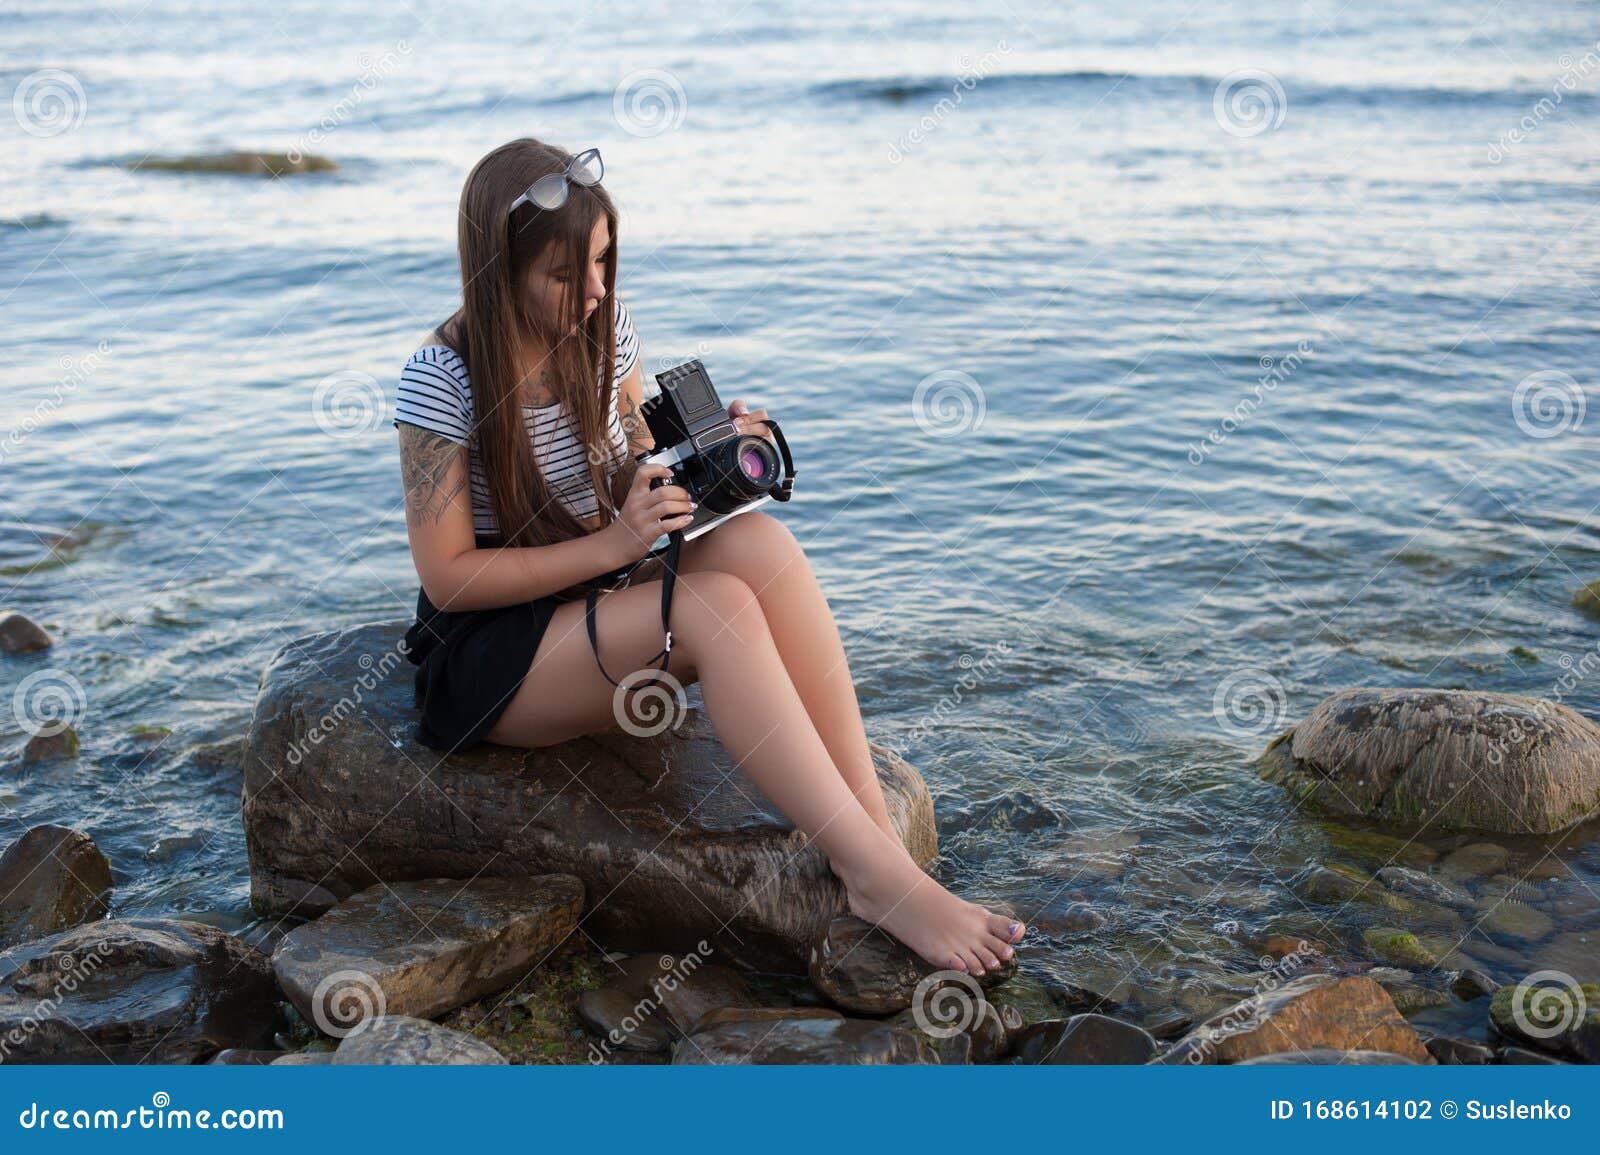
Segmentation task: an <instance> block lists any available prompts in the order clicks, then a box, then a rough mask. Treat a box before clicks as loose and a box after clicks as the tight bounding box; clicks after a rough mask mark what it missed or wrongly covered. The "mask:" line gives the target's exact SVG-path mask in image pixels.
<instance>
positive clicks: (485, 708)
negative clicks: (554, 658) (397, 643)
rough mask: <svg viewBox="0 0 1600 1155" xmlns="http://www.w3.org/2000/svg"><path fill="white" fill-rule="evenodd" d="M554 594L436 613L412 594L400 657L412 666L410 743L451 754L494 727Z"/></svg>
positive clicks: (423, 597) (422, 596)
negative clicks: (412, 616) (413, 728)
mask: <svg viewBox="0 0 1600 1155" xmlns="http://www.w3.org/2000/svg"><path fill="white" fill-rule="evenodd" d="M564 600H569V599H562V598H557V597H555V596H549V597H542V598H538V599H537V600H535V601H531V602H523V603H522V604H520V605H514V606H503V607H499V608H496V609H492V610H461V611H456V612H452V611H448V610H441V609H438V608H437V607H435V606H434V605H433V603H432V602H430V601H429V600H428V595H427V594H426V593H425V592H423V591H422V590H420V589H419V590H418V591H417V620H416V621H415V622H414V623H413V624H412V626H411V628H410V629H409V630H408V631H406V656H407V657H409V658H410V659H411V660H412V661H413V662H414V663H416V666H417V677H416V693H417V709H418V710H419V711H421V715H422V716H421V718H420V719H419V720H418V722H417V741H418V742H421V743H422V744H423V745H424V746H427V747H429V748H430V749H433V750H441V751H443V752H445V753H447V754H453V753H455V752H457V751H459V750H465V749H467V748H469V747H471V746H475V745H477V744H478V743H479V742H482V741H483V740H484V737H485V735H487V734H488V733H489V731H490V730H492V729H494V726H495V723H496V722H498V721H499V720H500V715H501V714H503V713H505V709H506V707H507V706H508V705H510V704H511V699H512V698H513V697H515V696H516V693H517V690H518V688H519V687H521V685H522V680H523V679H524V678H525V677H527V676H528V668H529V667H530V666H532V665H533V656H534V654H535V653H537V652H538V649H539V642H540V640H541V639H542V638H543V637H544V632H545V629H546V628H547V627H548V626H549V625H550V617H551V615H552V614H554V613H555V611H556V607H557V606H559V605H561V604H562V601H564Z"/></svg>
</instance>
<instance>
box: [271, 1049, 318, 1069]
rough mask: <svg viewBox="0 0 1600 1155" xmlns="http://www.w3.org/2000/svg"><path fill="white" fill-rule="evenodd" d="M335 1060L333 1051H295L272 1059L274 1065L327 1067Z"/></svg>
mask: <svg viewBox="0 0 1600 1155" xmlns="http://www.w3.org/2000/svg"><path fill="white" fill-rule="evenodd" d="M332 1062H333V1052H332V1051H295V1052H294V1053H292V1054H288V1055H280V1056H279V1057H278V1058H276V1059H273V1060H272V1066H274V1067H325V1066H327V1065H328V1064H329V1063H332Z"/></svg>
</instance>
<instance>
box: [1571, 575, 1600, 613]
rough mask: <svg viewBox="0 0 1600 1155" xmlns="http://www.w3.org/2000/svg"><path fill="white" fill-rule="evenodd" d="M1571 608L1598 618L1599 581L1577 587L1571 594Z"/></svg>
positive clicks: (1599, 609)
mask: <svg viewBox="0 0 1600 1155" xmlns="http://www.w3.org/2000/svg"><path fill="white" fill-rule="evenodd" d="M1572 608H1573V609H1575V610H1582V611H1583V612H1584V613H1586V614H1588V615H1589V616H1590V617H1595V618H1600V581H1593V582H1590V583H1589V584H1588V585H1586V586H1581V587H1579V588H1578V590H1577V592H1575V593H1574V594H1573V595H1572Z"/></svg>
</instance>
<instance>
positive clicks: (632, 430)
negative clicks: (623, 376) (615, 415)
mask: <svg viewBox="0 0 1600 1155" xmlns="http://www.w3.org/2000/svg"><path fill="white" fill-rule="evenodd" d="M617 404H618V408H619V410H620V416H621V418H622V430H623V432H624V433H626V434H627V435H628V446H629V448H631V449H632V450H633V452H635V453H639V452H641V451H643V450H646V449H649V448H650V447H651V445H652V444H653V442H652V440H651V437H650V426H649V424H648V423H647V422H646V421H645V419H644V414H642V413H640V412H639V406H637V405H635V404H634V403H633V398H632V397H630V396H629V395H628V394H627V393H626V392H624V393H623V394H622V396H621V397H619V398H618V399H617Z"/></svg>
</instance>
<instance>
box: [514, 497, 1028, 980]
mask: <svg viewBox="0 0 1600 1155" xmlns="http://www.w3.org/2000/svg"><path fill="white" fill-rule="evenodd" d="M730 524H731V523H730ZM678 588H679V591H680V592H683V593H685V595H686V596H683V597H678V598H674V601H673V606H672V630H673V639H674V645H673V650H672V655H671V657H670V659H669V660H668V665H667V669H668V672H670V673H672V674H673V675H674V676H675V677H677V678H678V679H679V680H680V681H692V680H698V681H699V682H700V687H701V694H702V696H703V697H704V699H705V704H706V712H707V713H708V715H709V716H710V718H711V722H712V725H713V726H714V727H715V729H716V732H717V737H718V738H719V739H721V741H722V744H723V746H724V747H725V748H726V749H727V751H728V752H729V753H730V754H731V755H733V757H734V758H735V759H736V760H737V762H738V764H739V766H740V768H741V769H743V770H744V771H745V772H746V773H747V774H749V776H750V777H751V778H752V779H753V780H754V781H755V782H756V784H757V785H758V786H760V787H761V789H762V790H763V791H764V792H765V793H766V795H767V797H769V798H771V799H772V801H773V802H774V803H776V804H777V806H778V808H779V809H780V810H782V811H783V812H784V813H785V814H786V815H788V816H789V818H790V820H791V821H793V822H794V824H795V825H796V826H797V827H799V828H800V829H801V830H802V831H804V832H805V833H806V835H808V836H809V837H810V838H812V839H813V840H815V841H816V843H817V844H818V845H819V846H820V847H821V848H822V850H823V851H824V853H826V854H827V855H828V859H829V861H830V862H831V863H832V865H833V869H834V871H835V872H836V873H837V874H838V875H839V877H840V878H841V879H843V880H844V883H845V888H846V891H847V893H848V894H849V896H850V905H851V909H852V910H853V911H854V912H855V913H856V914H858V915H860V916H861V917H862V918H865V919H867V920H868V921H871V922H874V923H878V924H881V925H882V926H883V928H884V929H885V930H887V931H888V932H889V933H890V934H892V935H894V936H895V937H896V938H898V939H899V940H900V941H901V942H903V943H905V944H906V945H907V946H908V947H910V948H911V949H912V950H914V951H916V952H917V953H918V954H920V955H921V956H922V957H923V958H925V959H927V960H928V961H929V962H930V963H932V964H933V965H935V966H940V967H949V968H951V969H954V970H964V971H969V972H972V973H975V974H981V973H982V972H983V971H984V970H985V969H988V968H991V967H995V966H998V965H999V960H1000V959H1001V958H1008V957H1010V955H1011V953H1012V948H1011V945H1010V944H1011V943H1012V942H1015V941H1016V940H1017V939H1019V938H1020V937H1021V936H1022V933H1023V928H1022V926H1021V925H1020V924H1017V923H1014V922H1011V920H1009V919H1008V918H1007V917H1006V916H1005V915H997V914H991V913H989V912H988V911H986V910H984V909H983V908H982V907H980V906H977V905H976V904H974V903H970V902H966V901H963V900H962V899H959V898H957V897H956V896H955V895H953V894H951V893H950V892H949V891H947V890H945V889H944V888H943V887H942V886H940V885H939V884H938V883H937V882H936V881H934V880H933V879H932V878H930V877H929V876H928V875H927V874H925V873H924V872H923V871H922V870H921V868H919V867H918V866H917V864H916V863H915V862H914V861H913V860H912V858H911V855H910V854H908V853H907V852H906V848H905V847H904V845H902V844H901V842H900V840H899V839H898V838H895V837H891V836H890V835H888V834H886V833H885V832H884V831H883V830H882V829H881V828H880V827H879V826H878V825H877V823H876V822H874V821H873V819H872V817H871V816H870V815H869V814H868V813H867V811H866V809H865V808H864V807H863V806H862V804H861V802H860V801H859V800H858V799H857V797H856V796H855V794H854V793H853V792H852V791H851V790H850V788H849V787H848V786H847V785H846V784H845V780H844V778H843V776H842V775H841V774H840V772H839V770H838V769H837V768H836V767H835V766H834V764H833V762H832V760H831V759H830V758H829V756H828V750H827V747H826V745H824V743H823V741H822V738H821V736H820V735H819V734H818V733H817V729H816V727H815V726H814V725H812V722H811V719H810V716H809V715H808V714H807V713H806V709H805V705H804V703H803V702H802V701H801V700H800V695H799V693H798V692H797V691H796V690H795V686H794V683H793V681H791V680H790V678H789V674H788V671H787V670H786V669H785V668H784V664H783V660H782V658H781V656H780V655H779V653H778V648H777V645H776V643H775V642H774V640H773V636H772V632H771V630H770V629H769V628H768V624H767V619H766V616H765V615H764V614H763V613H762V610H761V605H760V603H759V602H758V601H757V599H756V595H755V592H754V591H753V590H751V588H750V587H749V586H748V585H746V584H745V583H744V582H743V581H741V580H740V579H739V578H737V577H734V576H733V575H732V574H727V573H722V572H720V571H703V572H698V573H688V574H684V575H682V577H680V579H679V585H678ZM660 613H661V599H660V587H659V586H658V585H657V584H656V583H655V582H646V583H644V584H642V585H638V586H633V587H630V588H628V589H625V590H619V591H616V592H614V593H611V594H608V595H606V596H605V597H604V598H603V599H602V600H601V605H600V610H599V613H598V614H597V627H596V631H597V634H598V636H599V642H600V654H601V657H602V658H603V659H604V660H605V663H606V668H607V669H608V670H610V671H611V673H612V674H613V676H616V677H618V678H624V680H625V677H624V676H625V673H626V672H630V671H633V670H637V669H640V668H642V667H643V665H644V663H645V661H646V659H647V658H649V656H650V655H651V654H652V653H655V652H656V651H657V650H659V648H660V644H661V639H660V629H661V618H660ZM680 639H681V641H680ZM614 692H615V691H614V688H613V687H612V686H611V684H610V683H609V682H607V681H606V680H605V679H604V678H603V677H601V675H600V671H599V670H598V669H597V668H596V664H595V660H594V654H593V653H592V652H591V651H590V649H589V639H588V635H587V633H586V632H585V630H584V625H583V605H582V603H571V604H568V605H564V606H561V607H559V608H558V609H557V610H556V612H555V616H554V618H553V619H552V620H551V623H550V628H549V632H548V633H547V634H546V636H545V638H544V640H543V641H542V642H541V643H540V645H539V652H538V654H537V655H536V656H535V658H534V661H533V665H532V666H531V667H530V668H529V671H528V676H527V678H526V679H524V681H523V684H522V686H521V687H520V688H519V689H518V691H517V693H516V695H515V696H513V698H512V700H511V702H510V704H509V705H508V706H507V708H506V711H505V713H504V714H503V715H502V716H501V718H500V719H499V721H498V722H497V723H496V725H495V727H494V729H493V730H492V731H491V732H490V734H489V738H490V740H491V741H493V742H499V743H502V744H505V745H513V746H545V745H551V744H553V743H556V742H561V741H565V740H566V739H568V738H572V737H575V736H577V735H579V734H585V733H589V732H591V731H593V730H596V729H602V728H608V727H610V726H612V725H615V724H616V722H617V721H618V720H619V718H618V716H617V715H615V714H613V700H614V699H613V694H614Z"/></svg>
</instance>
